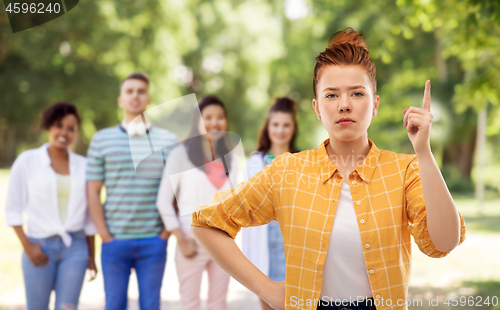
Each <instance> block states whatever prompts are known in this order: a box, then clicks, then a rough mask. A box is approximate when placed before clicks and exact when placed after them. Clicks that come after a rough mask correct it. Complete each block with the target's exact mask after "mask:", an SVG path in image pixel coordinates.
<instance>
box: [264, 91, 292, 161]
mask: <svg viewBox="0 0 500 310" xmlns="http://www.w3.org/2000/svg"><path fill="white" fill-rule="evenodd" d="M274 112H284V113H290V114H291V115H292V119H293V126H294V131H293V136H292V139H290V144H289V146H288V149H289V150H290V153H295V152H298V151H299V150H298V149H297V146H296V145H295V141H296V140H297V135H298V133H299V127H298V123H297V112H296V110H295V101H293V100H292V99H290V98H288V97H281V98H276V99H275V100H274V104H273V105H272V106H271V108H270V109H269V112H268V113H267V118H266V122H265V123H264V126H262V128H261V130H260V136H259V145H258V147H257V151H258V152H261V153H263V154H265V153H266V152H267V151H269V149H271V138H270V137H269V121H270V120H271V115H272V114H273V113H274Z"/></svg>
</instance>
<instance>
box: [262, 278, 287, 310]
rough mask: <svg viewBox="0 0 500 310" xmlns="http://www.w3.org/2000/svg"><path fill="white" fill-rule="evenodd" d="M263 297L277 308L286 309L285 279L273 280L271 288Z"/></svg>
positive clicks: (279, 309) (276, 309)
mask: <svg viewBox="0 0 500 310" xmlns="http://www.w3.org/2000/svg"><path fill="white" fill-rule="evenodd" d="M261 298H262V299H263V300H264V301H265V302H267V304H268V305H269V306H270V307H271V308H273V309H275V310H284V309H285V281H272V284H271V287H270V289H269V290H266V293H265V296H261Z"/></svg>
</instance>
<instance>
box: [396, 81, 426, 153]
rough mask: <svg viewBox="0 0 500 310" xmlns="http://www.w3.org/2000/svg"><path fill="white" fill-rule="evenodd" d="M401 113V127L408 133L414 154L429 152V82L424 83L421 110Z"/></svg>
mask: <svg viewBox="0 0 500 310" xmlns="http://www.w3.org/2000/svg"><path fill="white" fill-rule="evenodd" d="M402 113H403V116H404V117H403V126H405V127H406V130H407V131H408V138H409V139H410V141H411V143H412V145H413V149H414V150H415V153H419V152H421V151H426V150H430V133H431V126H432V118H433V117H432V113H431V80H427V81H426V82H425V91H424V100H423V104H422V108H417V107H413V106H412V107H410V108H405V109H403V111H402Z"/></svg>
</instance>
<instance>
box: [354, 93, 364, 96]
mask: <svg viewBox="0 0 500 310" xmlns="http://www.w3.org/2000/svg"><path fill="white" fill-rule="evenodd" d="M353 95H354V97H361V96H363V93H354V94H353Z"/></svg>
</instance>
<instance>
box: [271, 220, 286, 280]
mask: <svg viewBox="0 0 500 310" xmlns="http://www.w3.org/2000/svg"><path fill="white" fill-rule="evenodd" d="M267 227H268V230H267V234H268V249H269V279H271V280H273V281H285V241H284V240H283V235H282V234H281V230H280V224H279V223H278V222H277V221H271V222H270V223H269V224H267Z"/></svg>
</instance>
